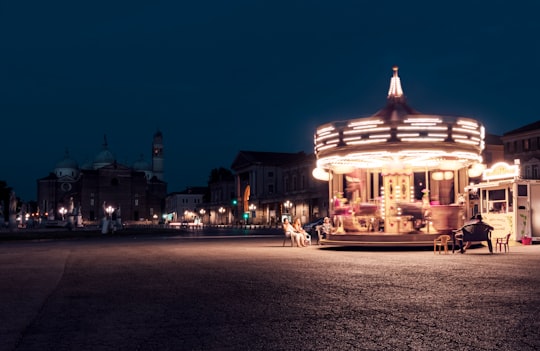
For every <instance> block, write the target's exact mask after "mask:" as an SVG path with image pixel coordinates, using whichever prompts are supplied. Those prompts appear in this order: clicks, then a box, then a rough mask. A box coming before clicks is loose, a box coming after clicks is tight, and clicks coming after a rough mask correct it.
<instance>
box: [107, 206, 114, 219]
mask: <svg viewBox="0 0 540 351" xmlns="http://www.w3.org/2000/svg"><path fill="white" fill-rule="evenodd" d="M105 212H107V214H108V215H109V217H110V218H111V219H112V213H113V212H114V207H112V206H110V205H109V206H107V208H106V209H105Z"/></svg>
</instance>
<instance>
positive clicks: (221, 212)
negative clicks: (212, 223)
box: [218, 207, 225, 223]
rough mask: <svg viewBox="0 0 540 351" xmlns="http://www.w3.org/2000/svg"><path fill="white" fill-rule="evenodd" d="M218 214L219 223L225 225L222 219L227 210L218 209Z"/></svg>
mask: <svg viewBox="0 0 540 351" xmlns="http://www.w3.org/2000/svg"><path fill="white" fill-rule="evenodd" d="M218 212H219V221H220V222H222V223H223V220H222V218H221V217H222V216H223V214H224V213H225V209H224V208H223V207H220V208H219V209H218Z"/></svg>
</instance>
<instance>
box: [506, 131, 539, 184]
mask: <svg viewBox="0 0 540 351" xmlns="http://www.w3.org/2000/svg"><path fill="white" fill-rule="evenodd" d="M501 139H502V141H503V143H504V158H505V160H506V162H507V163H509V164H514V162H515V160H519V163H520V168H521V177H522V178H525V179H540V171H539V170H540V121H536V122H534V123H530V124H527V125H525V126H523V127H521V128H517V129H514V130H512V131H509V132H507V133H504V134H503V136H502V137H501Z"/></svg>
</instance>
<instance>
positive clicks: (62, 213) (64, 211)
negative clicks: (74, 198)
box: [58, 207, 67, 220]
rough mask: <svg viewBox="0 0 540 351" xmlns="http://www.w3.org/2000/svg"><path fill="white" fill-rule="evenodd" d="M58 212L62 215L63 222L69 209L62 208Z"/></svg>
mask: <svg viewBox="0 0 540 351" xmlns="http://www.w3.org/2000/svg"><path fill="white" fill-rule="evenodd" d="M58 212H60V214H61V215H62V220H64V215H65V214H66V213H67V209H66V208H64V207H60V209H59V210H58Z"/></svg>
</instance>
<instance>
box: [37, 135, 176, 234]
mask: <svg viewBox="0 0 540 351" xmlns="http://www.w3.org/2000/svg"><path fill="white" fill-rule="evenodd" d="M152 158H153V159H152V166H150V165H149V164H148V162H145V161H144V159H142V158H141V159H139V160H138V161H136V162H135V163H134V164H133V165H132V166H127V165H123V164H121V163H118V162H117V161H116V158H115V156H114V154H113V153H112V152H111V151H110V150H109V148H108V143H107V139H106V137H105V138H104V143H103V148H102V150H101V152H99V153H98V154H97V155H96V157H95V158H94V160H93V161H91V162H88V163H86V164H84V165H83V166H81V167H79V165H78V163H77V161H75V160H74V159H72V158H71V157H70V156H69V152H68V151H66V154H65V156H64V159H63V160H61V161H60V162H58V163H57V164H56V167H55V168H54V171H53V172H51V173H50V174H49V175H48V176H46V177H44V178H41V179H38V180H37V188H38V194H37V198H38V201H37V203H38V207H39V212H40V215H41V216H43V217H47V219H49V220H55V219H65V217H68V218H69V217H71V218H78V219H77V224H78V225H82V224H83V223H92V222H98V221H99V220H100V219H102V218H104V217H106V216H111V217H113V218H114V217H119V218H122V220H123V221H124V222H126V221H143V220H152V218H155V216H159V217H161V216H162V213H163V210H164V199H165V196H166V194H167V183H165V182H164V181H163V136H162V134H161V132H159V131H158V132H156V133H155V134H154V136H153V140H152Z"/></svg>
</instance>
